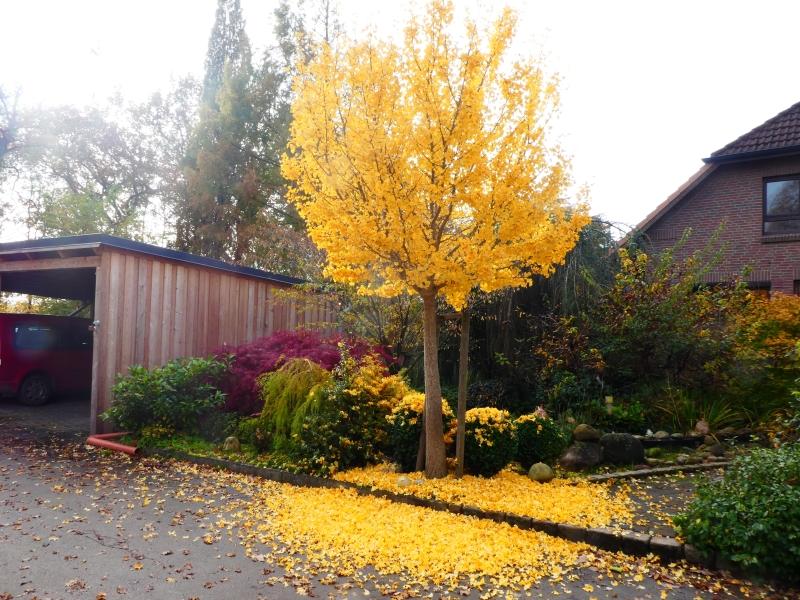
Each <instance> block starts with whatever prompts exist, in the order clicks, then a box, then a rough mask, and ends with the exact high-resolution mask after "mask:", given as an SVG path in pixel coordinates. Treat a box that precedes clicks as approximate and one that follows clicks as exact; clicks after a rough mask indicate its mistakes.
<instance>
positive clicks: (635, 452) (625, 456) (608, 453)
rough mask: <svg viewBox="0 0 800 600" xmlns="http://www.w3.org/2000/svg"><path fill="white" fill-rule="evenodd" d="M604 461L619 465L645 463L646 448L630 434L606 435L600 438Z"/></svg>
mask: <svg viewBox="0 0 800 600" xmlns="http://www.w3.org/2000/svg"><path fill="white" fill-rule="evenodd" d="M600 445H601V446H602V447H603V460H604V461H605V462H609V463H614V464H618V465H633V464H638V463H643V462H644V446H642V442H640V441H639V440H637V439H636V438H635V437H634V436H632V435H631V434H630V433H606V434H605V435H603V436H602V437H601V438H600Z"/></svg>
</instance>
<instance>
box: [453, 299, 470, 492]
mask: <svg viewBox="0 0 800 600" xmlns="http://www.w3.org/2000/svg"><path fill="white" fill-rule="evenodd" d="M468 373H469V309H467V307H466V306H465V307H464V308H463V310H462V311H461V341H460V344H459V350H458V408H457V410H456V477H458V478H459V479H460V478H461V477H462V476H463V475H464V436H465V433H464V429H465V420H466V414H467V377H468Z"/></svg>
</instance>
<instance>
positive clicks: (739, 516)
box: [674, 444, 800, 579]
mask: <svg viewBox="0 0 800 600" xmlns="http://www.w3.org/2000/svg"><path fill="white" fill-rule="evenodd" d="M674 521H675V525H676V526H677V528H678V531H679V532H680V534H681V535H682V536H683V537H684V538H685V539H686V541H687V542H688V543H690V544H693V545H695V546H696V547H697V548H699V549H701V550H703V551H712V550H715V551H717V552H719V553H721V554H722V555H723V556H725V557H726V558H728V559H729V560H731V561H733V562H735V563H738V564H739V565H741V566H742V567H744V568H746V569H749V570H752V571H756V572H761V573H765V574H769V575H776V576H779V577H784V578H789V579H800V445H797V444H792V445H787V446H783V447H782V448H780V449H777V450H768V449H759V450H754V451H753V452H752V453H751V454H749V455H745V456H740V457H738V458H737V459H736V460H735V461H734V462H733V464H732V465H731V466H730V467H729V468H728V470H727V472H726V473H725V476H724V478H723V479H722V480H721V481H719V482H706V483H704V484H702V485H701V486H700V487H699V488H698V490H697V497H696V498H695V500H694V501H693V502H692V503H691V504H690V505H689V507H688V509H687V510H686V512H685V513H683V514H682V515H679V516H678V517H676V518H675V519H674Z"/></svg>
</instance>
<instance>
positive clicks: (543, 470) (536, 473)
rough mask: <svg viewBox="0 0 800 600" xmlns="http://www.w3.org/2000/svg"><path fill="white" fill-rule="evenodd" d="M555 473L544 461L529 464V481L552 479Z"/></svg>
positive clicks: (543, 481)
mask: <svg viewBox="0 0 800 600" xmlns="http://www.w3.org/2000/svg"><path fill="white" fill-rule="evenodd" d="M555 476H556V474H555V473H554V472H553V469H551V468H550V467H549V466H547V465H546V464H544V463H536V464H534V465H532V466H531V468H530V470H529V471H528V477H529V478H530V480H531V481H538V482H539V483H547V482H548V481H552V480H553V478H554V477H555Z"/></svg>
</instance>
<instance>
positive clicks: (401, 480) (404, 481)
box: [397, 475, 411, 488]
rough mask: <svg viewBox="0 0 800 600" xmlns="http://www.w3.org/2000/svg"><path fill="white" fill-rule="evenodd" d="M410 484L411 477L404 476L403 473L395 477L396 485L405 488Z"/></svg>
mask: <svg viewBox="0 0 800 600" xmlns="http://www.w3.org/2000/svg"><path fill="white" fill-rule="evenodd" d="M410 485H411V479H410V478H409V477H406V476H405V475H401V476H400V477H398V478H397V487H400V488H405V487H408V486H410Z"/></svg>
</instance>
